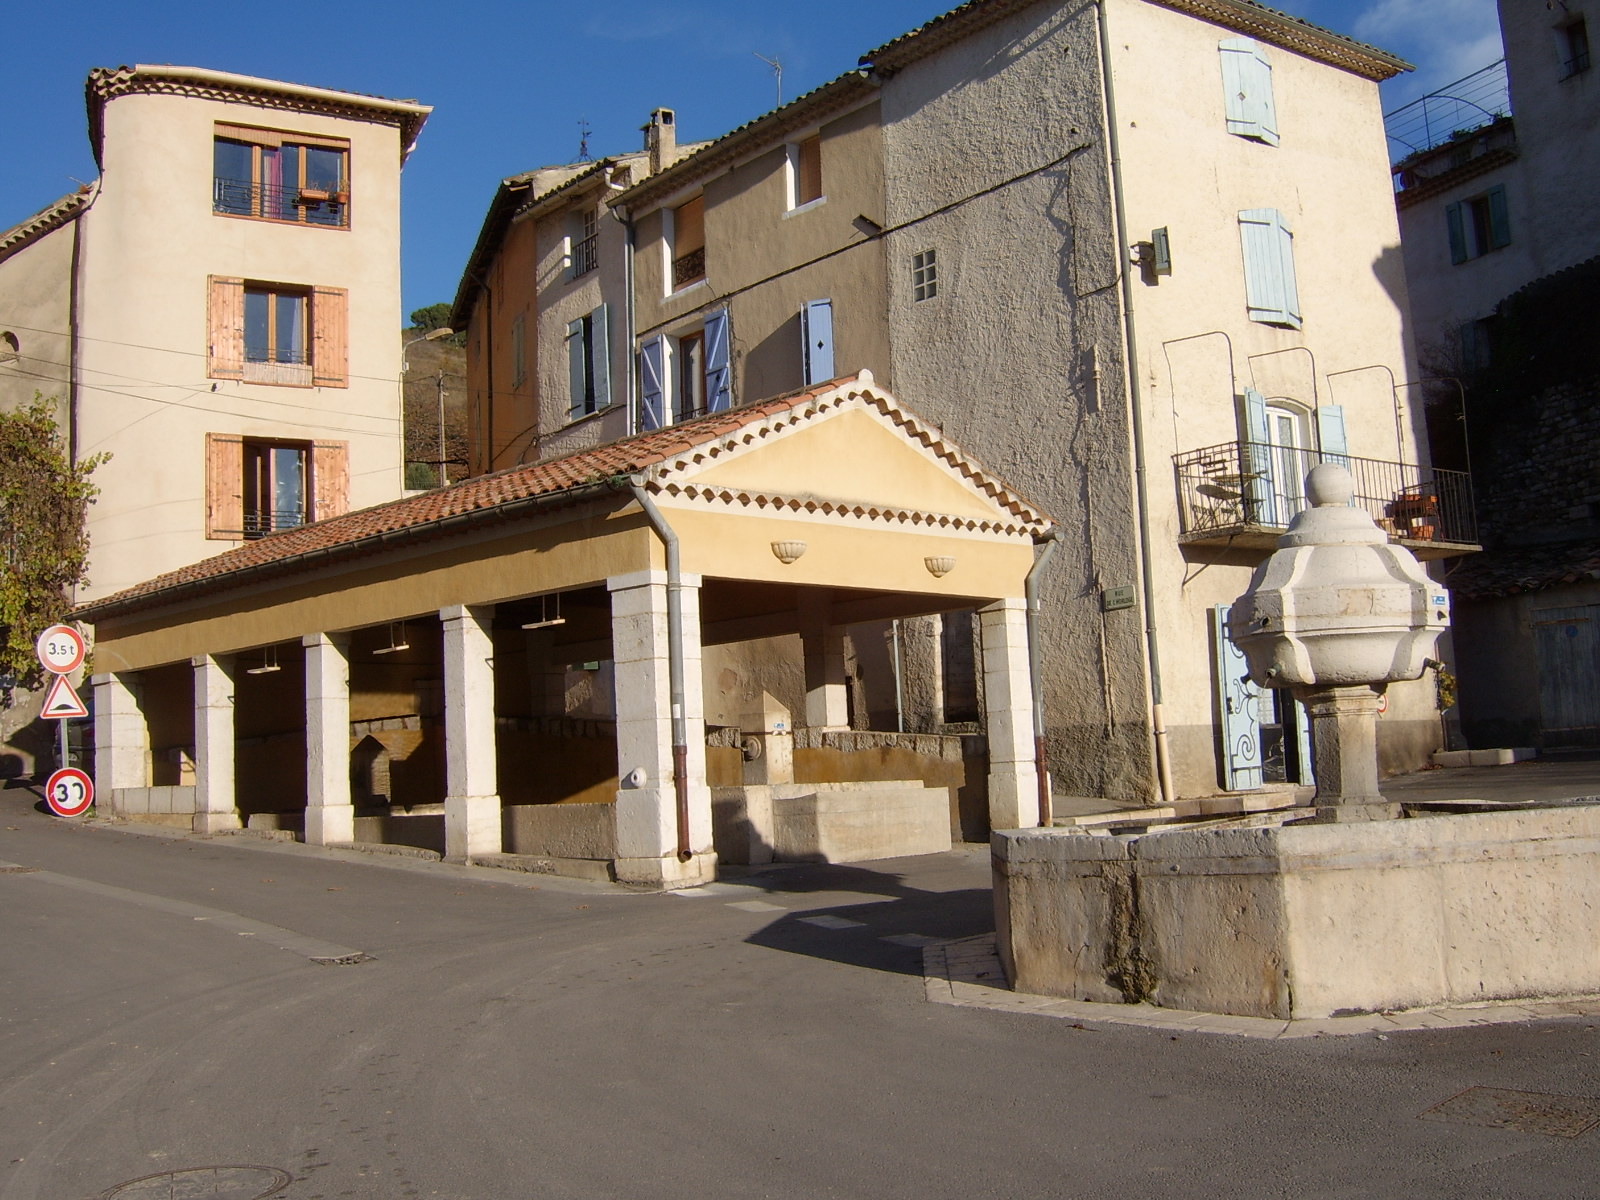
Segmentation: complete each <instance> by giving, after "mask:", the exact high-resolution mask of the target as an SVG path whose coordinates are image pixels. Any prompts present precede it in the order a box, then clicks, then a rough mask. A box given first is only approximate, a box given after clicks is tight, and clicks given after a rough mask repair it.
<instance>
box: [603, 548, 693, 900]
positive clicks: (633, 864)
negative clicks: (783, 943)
mask: <svg viewBox="0 0 1600 1200" xmlns="http://www.w3.org/2000/svg"><path fill="white" fill-rule="evenodd" d="M606 587H607V588H608V589H609V590H610V592H611V645H612V658H613V660H614V661H615V664H616V691H617V774H618V777H619V778H620V779H621V781H622V786H621V788H620V789H619V790H618V792H617V851H616V853H617V858H616V870H617V878H618V879H619V880H621V881H623V882H624V883H632V884H638V885H642V886H648V887H657V888H677V887H691V886H693V885H695V884H700V883H709V882H711V881H712V880H713V879H714V878H715V877H716V867H717V857H716V853H715V851H714V850H713V849H712V838H711V789H710V787H708V786H707V784H706V735H705V693H704V690H703V683H702V680H701V669H700V577H699V576H698V575H687V576H684V577H683V590H682V593H681V597H682V608H683V660H684V663H683V665H684V672H683V674H684V713H683V716H684V719H685V721H686V722H687V724H688V727H689V733H688V746H687V751H688V753H687V764H686V770H685V774H684V778H685V780H686V781H687V787H688V807H689V813H688V821H689V848H690V851H691V856H690V858H689V860H688V861H687V862H684V861H681V860H680V859H679V857H678V808H677V792H676V788H675V786H674V772H673V763H672V708H671V684H670V679H669V663H668V647H667V575H666V572H664V571H640V572H637V573H635V574H632V575H624V576H618V577H617V578H614V579H608V580H607V581H606Z"/></svg>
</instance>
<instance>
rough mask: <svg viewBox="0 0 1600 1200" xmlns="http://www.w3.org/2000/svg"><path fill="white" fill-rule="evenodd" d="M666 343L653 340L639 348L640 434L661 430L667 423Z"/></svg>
mask: <svg viewBox="0 0 1600 1200" xmlns="http://www.w3.org/2000/svg"><path fill="white" fill-rule="evenodd" d="M666 349H667V347H666V341H665V340H664V339H662V338H658V337H657V338H651V339H650V340H649V341H648V342H646V343H645V344H644V345H643V346H641V347H639V432H641V433H645V432H648V431H649V430H652V429H660V428H662V427H663V426H664V425H666V423H667V390H666V388H665V386H663V384H664V380H663V378H662V375H663V373H664V372H663V367H664V366H665V359H666Z"/></svg>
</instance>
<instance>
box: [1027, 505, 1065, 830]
mask: <svg viewBox="0 0 1600 1200" xmlns="http://www.w3.org/2000/svg"><path fill="white" fill-rule="evenodd" d="M1062 536H1063V535H1062V532H1061V530H1059V529H1051V530H1050V532H1049V533H1047V534H1045V535H1044V549H1043V550H1041V551H1040V552H1039V557H1038V558H1036V559H1035V560H1034V563H1033V566H1032V567H1030V568H1029V569H1028V577H1027V578H1026V579H1024V580H1023V581H1022V594H1023V596H1024V597H1026V599H1027V622H1028V687H1029V690H1030V692H1031V693H1032V696H1033V760H1034V770H1035V771H1036V772H1038V775H1039V824H1040V825H1043V826H1047V827H1048V826H1049V825H1050V824H1052V823H1053V822H1054V820H1055V814H1054V813H1052V812H1051V811H1050V761H1049V760H1050V751H1049V747H1048V744H1047V743H1046V741H1045V736H1044V667H1043V661H1042V659H1043V656H1042V655H1041V654H1040V651H1039V579H1040V577H1041V576H1043V574H1044V568H1045V564H1046V563H1048V562H1049V561H1050V558H1051V556H1052V555H1053V554H1055V552H1056V547H1057V546H1058V545H1060V543H1061V539H1062Z"/></svg>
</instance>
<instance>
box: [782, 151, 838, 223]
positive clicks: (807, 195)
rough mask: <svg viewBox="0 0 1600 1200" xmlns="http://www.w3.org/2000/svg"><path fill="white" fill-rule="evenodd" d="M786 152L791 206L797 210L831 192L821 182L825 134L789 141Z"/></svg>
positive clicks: (822, 198)
mask: <svg viewBox="0 0 1600 1200" xmlns="http://www.w3.org/2000/svg"><path fill="white" fill-rule="evenodd" d="M784 154H785V163H784V173H785V176H786V181H785V182H786V191H787V192H788V197H787V198H788V210H789V211H790V212H796V211H798V210H800V209H802V208H809V207H810V206H811V205H813V204H821V203H822V202H823V201H824V200H826V199H827V198H828V194H827V191H826V190H825V189H824V187H823V185H822V135H821V134H820V133H813V134H812V135H811V136H810V137H804V138H801V139H800V140H799V141H797V142H790V143H789V144H788V145H787V146H786V147H785V148H784Z"/></svg>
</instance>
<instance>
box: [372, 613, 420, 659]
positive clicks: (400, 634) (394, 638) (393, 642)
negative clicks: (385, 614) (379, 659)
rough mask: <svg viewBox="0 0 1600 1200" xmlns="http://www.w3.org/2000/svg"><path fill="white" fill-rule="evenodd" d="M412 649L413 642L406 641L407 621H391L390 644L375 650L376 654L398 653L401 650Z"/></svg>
mask: <svg viewBox="0 0 1600 1200" xmlns="http://www.w3.org/2000/svg"><path fill="white" fill-rule="evenodd" d="M409 649H411V643H410V642H408V641H406V623H405V622H404V621H390V622H389V644H388V645H387V646H380V647H379V648H378V649H376V650H374V651H373V653H374V654H396V653H398V652H399V651H401V650H409Z"/></svg>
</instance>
